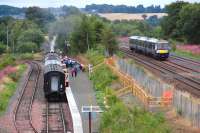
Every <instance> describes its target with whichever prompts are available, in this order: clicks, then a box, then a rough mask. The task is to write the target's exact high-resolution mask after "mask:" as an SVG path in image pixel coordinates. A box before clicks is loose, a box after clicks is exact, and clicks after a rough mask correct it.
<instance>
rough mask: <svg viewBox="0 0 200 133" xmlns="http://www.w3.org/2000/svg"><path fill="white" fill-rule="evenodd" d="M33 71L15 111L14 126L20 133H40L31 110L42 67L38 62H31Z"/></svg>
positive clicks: (29, 75) (27, 79)
mask: <svg viewBox="0 0 200 133" xmlns="http://www.w3.org/2000/svg"><path fill="white" fill-rule="evenodd" d="M29 64H30V66H31V71H30V72H29V74H28V77H27V78H26V81H25V85H24V87H23V89H22V93H21V95H20V98H19V100H18V103H17V106H16V107H15V110H14V118H13V122H14V126H15V129H16V131H17V132H18V133H38V132H37V130H36V129H35V128H34V127H33V124H32V118H31V110H32V104H33V101H34V97H35V92H36V89H37V84H38V78H39V75H40V71H41V69H40V66H39V64H37V63H36V62H30V63H29Z"/></svg>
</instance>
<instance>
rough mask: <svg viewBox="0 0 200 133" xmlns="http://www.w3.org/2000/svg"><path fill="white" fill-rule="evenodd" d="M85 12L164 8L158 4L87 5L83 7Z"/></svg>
mask: <svg viewBox="0 0 200 133" xmlns="http://www.w3.org/2000/svg"><path fill="white" fill-rule="evenodd" d="M84 10H85V11H87V12H97V13H163V12H165V8H161V7H160V6H159V5H158V6H154V5H151V6H147V7H144V6H143V5H137V6H126V5H118V6H114V5H107V4H102V5H96V4H92V5H87V6H86V7H85V9H84Z"/></svg>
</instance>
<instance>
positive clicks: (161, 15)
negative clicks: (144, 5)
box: [98, 13, 167, 21]
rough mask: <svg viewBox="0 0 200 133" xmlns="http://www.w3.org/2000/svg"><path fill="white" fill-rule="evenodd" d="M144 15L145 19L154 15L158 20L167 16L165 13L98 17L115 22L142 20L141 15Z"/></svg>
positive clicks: (105, 14)
mask: <svg viewBox="0 0 200 133" xmlns="http://www.w3.org/2000/svg"><path fill="white" fill-rule="evenodd" d="M144 14H145V15H146V16H147V19H148V18H149V17H151V16H154V15H156V16H157V17H158V18H162V17H164V16H167V14H166V13H133V14H129V13H99V14H98V15H99V16H101V17H103V18H106V19H108V20H110V21H115V20H144V18H143V17H142V15H144Z"/></svg>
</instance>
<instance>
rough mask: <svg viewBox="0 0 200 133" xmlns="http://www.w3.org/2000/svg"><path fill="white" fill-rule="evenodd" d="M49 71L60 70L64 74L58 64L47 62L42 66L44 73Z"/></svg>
mask: <svg viewBox="0 0 200 133" xmlns="http://www.w3.org/2000/svg"><path fill="white" fill-rule="evenodd" d="M49 72H60V73H63V74H64V71H63V69H62V67H61V66H60V65H57V64H49V65H46V66H45V67H44V74H47V73H49Z"/></svg>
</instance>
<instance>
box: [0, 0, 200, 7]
mask: <svg viewBox="0 0 200 133" xmlns="http://www.w3.org/2000/svg"><path fill="white" fill-rule="evenodd" d="M174 1H176V0H0V5H11V6H17V7H28V6H40V7H60V6H62V5H73V6H76V7H79V8H82V7H85V5H88V4H93V3H95V4H113V5H120V4H124V5H129V6H136V5H139V4H143V5H144V6H149V5H152V4H153V5H161V6H162V7H163V6H164V5H166V4H169V3H171V2H174ZM184 1H188V2H200V0H184Z"/></svg>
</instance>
